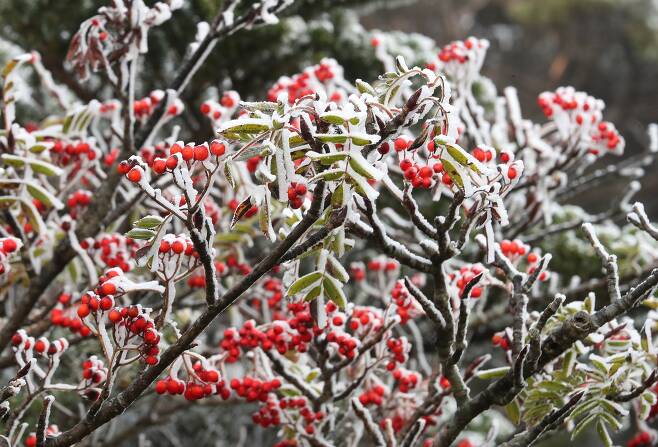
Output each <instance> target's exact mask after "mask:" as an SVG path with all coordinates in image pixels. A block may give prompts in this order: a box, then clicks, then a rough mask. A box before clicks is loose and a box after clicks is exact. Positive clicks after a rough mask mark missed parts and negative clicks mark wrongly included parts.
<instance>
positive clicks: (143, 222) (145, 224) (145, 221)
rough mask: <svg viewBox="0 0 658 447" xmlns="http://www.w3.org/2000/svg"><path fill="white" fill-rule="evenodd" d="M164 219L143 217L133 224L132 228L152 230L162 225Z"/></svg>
mask: <svg viewBox="0 0 658 447" xmlns="http://www.w3.org/2000/svg"><path fill="white" fill-rule="evenodd" d="M162 222H164V219H163V218H162V217H160V216H145V217H142V218H141V219H139V220H138V221H137V222H135V223H133V226H134V227H137V228H146V229H149V230H152V229H153V228H157V227H159V226H160V225H162Z"/></svg>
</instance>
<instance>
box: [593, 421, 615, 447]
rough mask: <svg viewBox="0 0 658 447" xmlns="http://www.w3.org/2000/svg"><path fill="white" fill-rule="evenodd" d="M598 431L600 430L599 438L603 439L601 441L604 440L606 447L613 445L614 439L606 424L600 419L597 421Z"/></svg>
mask: <svg viewBox="0 0 658 447" xmlns="http://www.w3.org/2000/svg"><path fill="white" fill-rule="evenodd" d="M596 431H597V432H598V434H599V438H600V439H601V442H603V445H605V447H612V439H610V435H609V434H608V429H607V428H605V424H604V423H603V422H601V421H598V422H597V423H596Z"/></svg>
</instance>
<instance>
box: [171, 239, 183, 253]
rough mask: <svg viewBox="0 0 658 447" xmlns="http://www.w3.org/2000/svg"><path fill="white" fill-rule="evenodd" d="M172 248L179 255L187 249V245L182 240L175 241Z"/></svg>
mask: <svg viewBox="0 0 658 447" xmlns="http://www.w3.org/2000/svg"><path fill="white" fill-rule="evenodd" d="M171 249H172V250H173V251H174V253H176V254H178V255H179V254H181V253H183V252H184V251H185V245H184V244H183V243H182V242H181V241H174V243H173V244H171Z"/></svg>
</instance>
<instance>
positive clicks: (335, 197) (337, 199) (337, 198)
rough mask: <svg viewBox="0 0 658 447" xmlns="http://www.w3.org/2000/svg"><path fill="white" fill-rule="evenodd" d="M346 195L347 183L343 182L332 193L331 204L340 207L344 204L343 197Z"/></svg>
mask: <svg viewBox="0 0 658 447" xmlns="http://www.w3.org/2000/svg"><path fill="white" fill-rule="evenodd" d="M344 197H345V183H344V182H341V183H340V184H339V185H338V186H336V189H334V192H333V193H332V194H331V206H332V207H333V208H340V207H342V206H343V205H344V203H343V199H344Z"/></svg>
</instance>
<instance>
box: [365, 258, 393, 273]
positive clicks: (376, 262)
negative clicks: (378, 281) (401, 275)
mask: <svg viewBox="0 0 658 447" xmlns="http://www.w3.org/2000/svg"><path fill="white" fill-rule="evenodd" d="M367 265H368V270H369V271H372V272H382V271H384V272H396V271H397V270H398V269H399V268H400V264H398V262H397V261H396V260H394V259H386V258H382V257H379V258H376V259H371V260H370V261H368V264H367Z"/></svg>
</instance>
